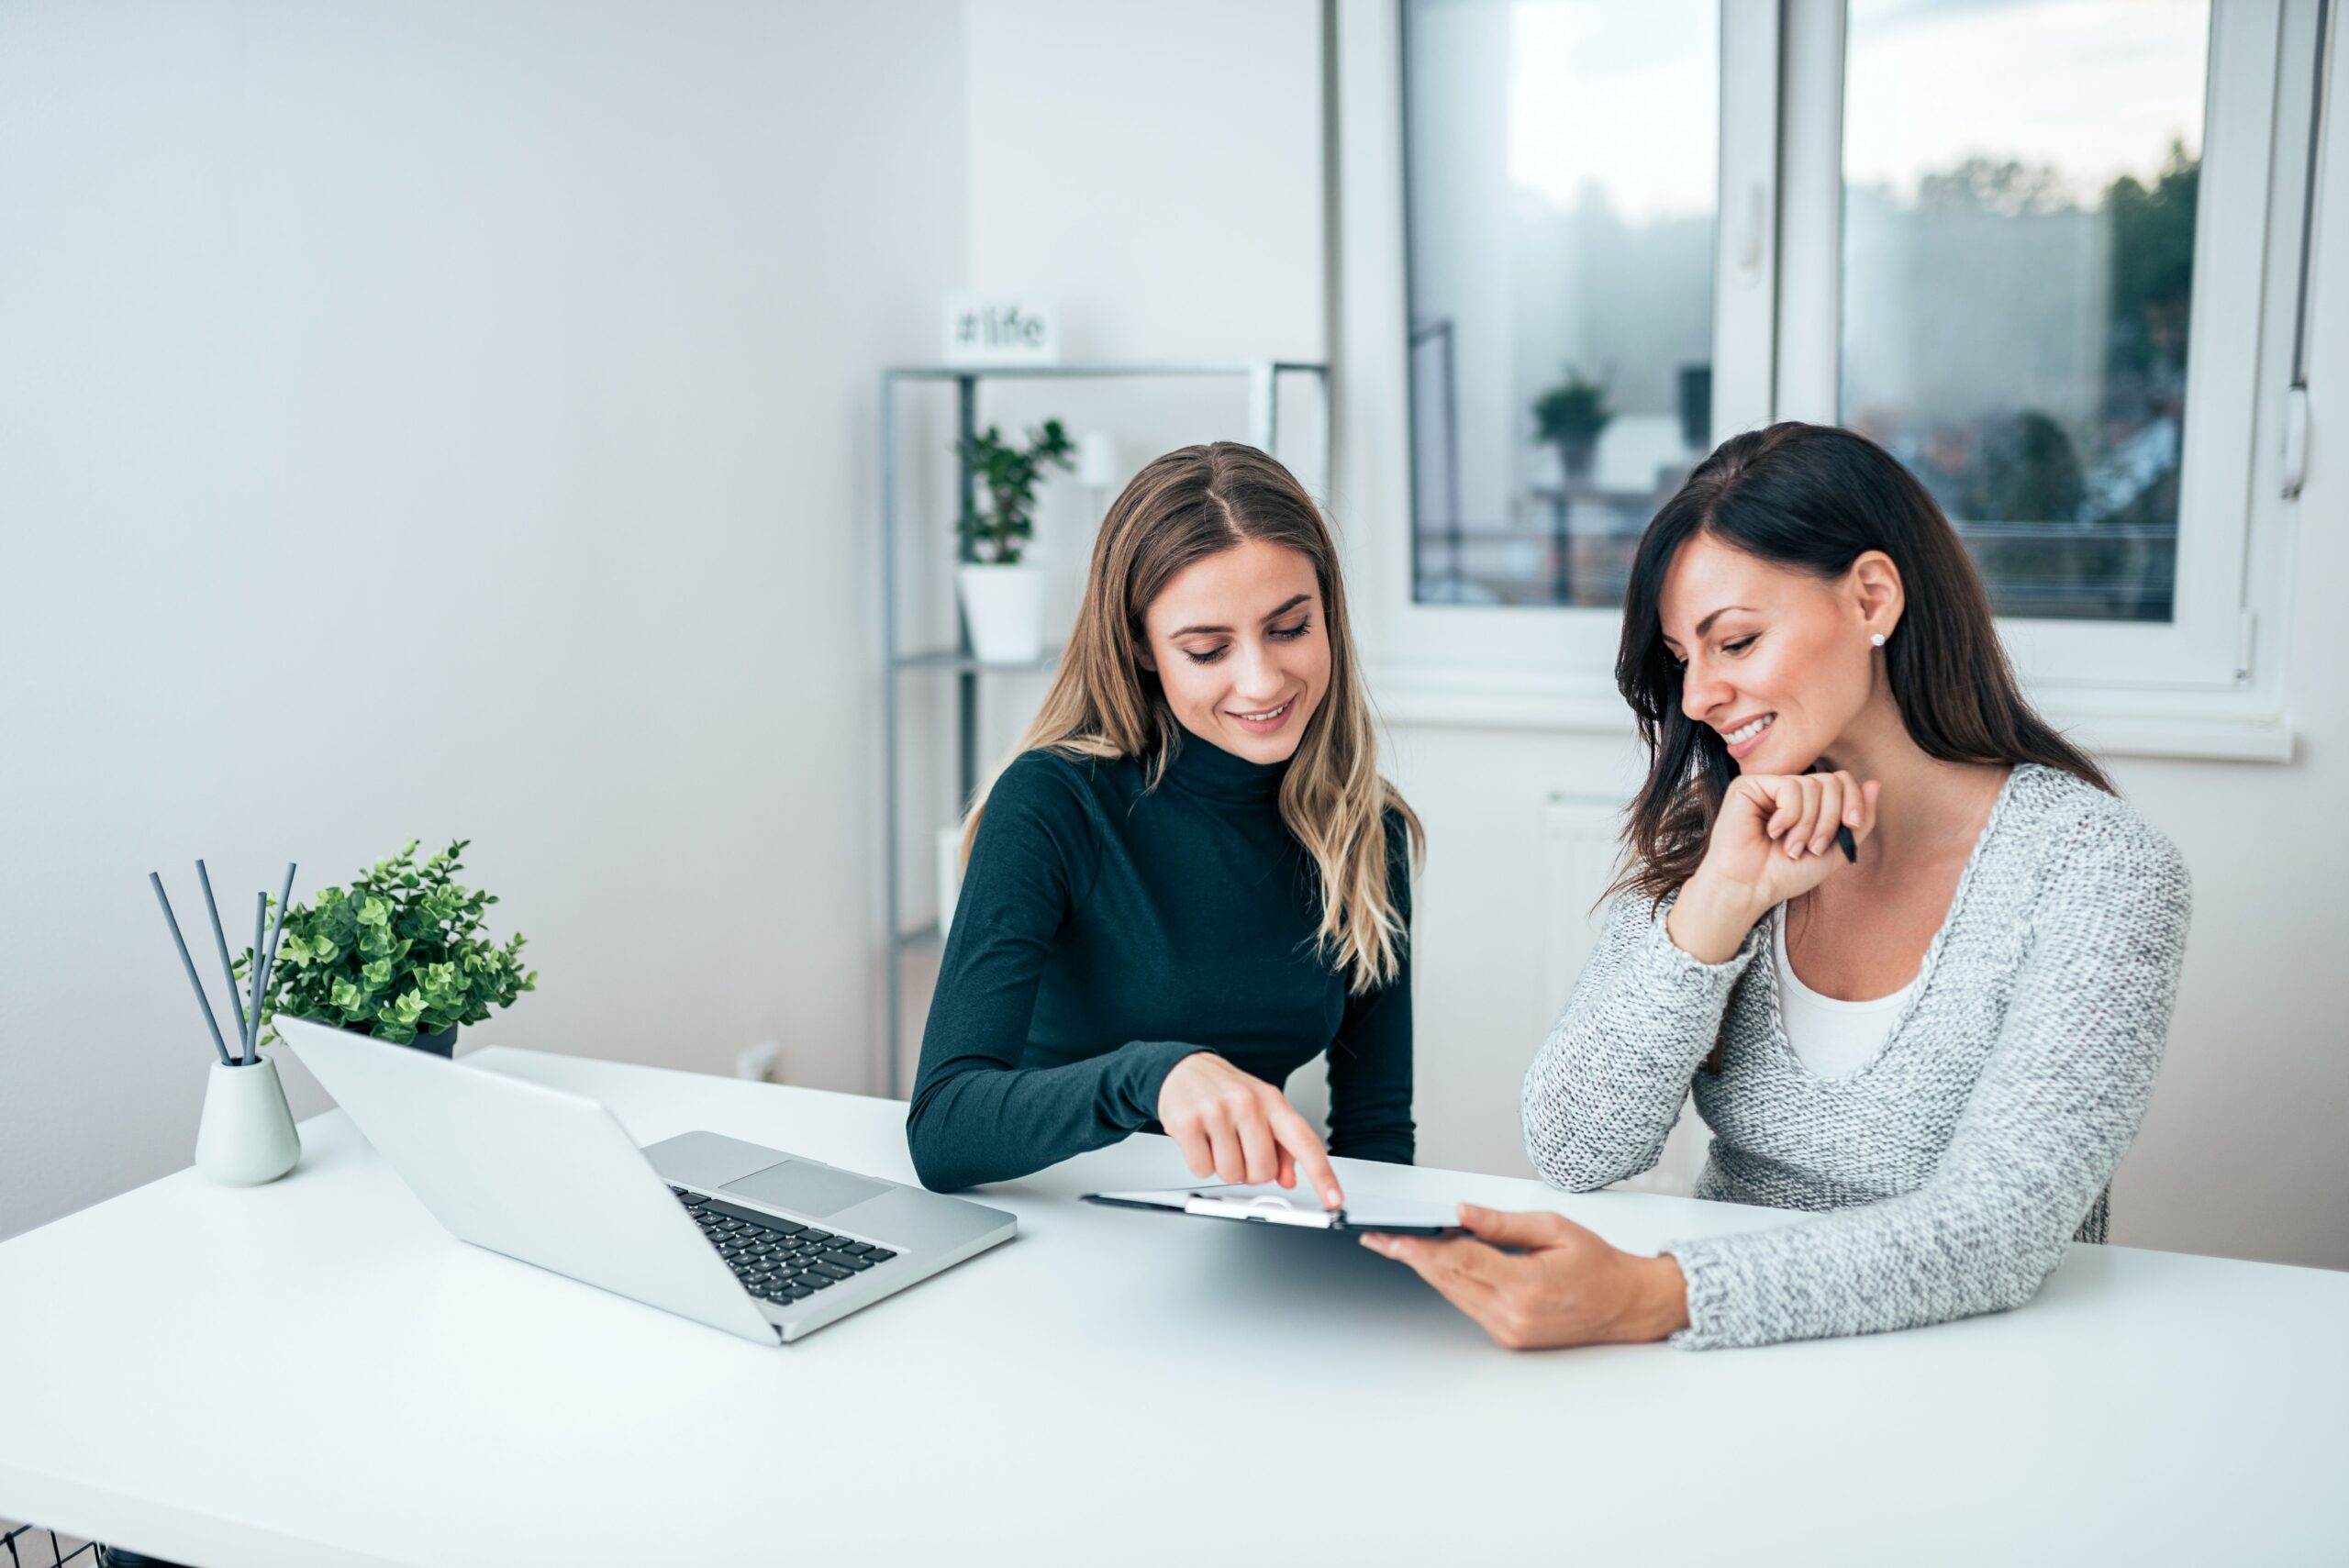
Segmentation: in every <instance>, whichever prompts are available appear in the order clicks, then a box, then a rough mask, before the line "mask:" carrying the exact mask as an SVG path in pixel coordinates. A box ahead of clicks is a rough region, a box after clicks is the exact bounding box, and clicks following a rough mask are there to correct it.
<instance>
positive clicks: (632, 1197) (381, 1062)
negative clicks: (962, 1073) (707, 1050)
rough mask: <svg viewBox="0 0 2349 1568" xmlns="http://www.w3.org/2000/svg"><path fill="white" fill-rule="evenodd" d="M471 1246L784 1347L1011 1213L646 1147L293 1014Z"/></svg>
mask: <svg viewBox="0 0 2349 1568" xmlns="http://www.w3.org/2000/svg"><path fill="white" fill-rule="evenodd" d="M273 1022H274V1024H275V1026H276V1029H277V1031H278V1032H279V1033H280V1034H281V1035H283V1036H284V1038H285V1040H286V1041H287V1042H288V1043H289V1044H291V1045H292V1046H293V1048H294V1051H295V1054H296V1055H297V1056H299V1057H300V1058H301V1059H302V1065H304V1066H305V1067H307V1068H308V1069H309V1070H310V1071H311V1072H313V1073H317V1077H318V1081H319V1082H320V1083H322V1084H325V1085H326V1086H327V1092H328V1093H329V1094H331V1095H334V1097H335V1100H336V1102H337V1103H338V1104H340V1106H342V1108H343V1109H344V1110H345V1111H346V1112H348V1113H349V1114H350V1117H351V1120H352V1121H353V1122H354V1123H356V1124H357V1125H358V1128H359V1130H360V1131H361V1132H362V1133H364V1134H366V1135H367V1141H368V1142H370V1143H372V1144H373V1145H374V1146H375V1151H376V1152H377V1153H379V1154H381V1155H382V1156H383V1157H384V1159H385V1160H386V1161H388V1162H390V1164H391V1167H392V1169H393V1170H395V1171H396V1172H398V1173H399V1175H400V1179H401V1180H403V1181H405V1182H406V1184H408V1186H409V1187H410V1188H411V1189H412V1190H413V1191H414V1192H415V1194H416V1195H417V1197H419V1198H421V1199H423V1200H424V1206H425V1207H427V1208H429V1209H430V1210H431V1211H432V1217H433V1218H435V1219H438V1220H439V1221H440V1223H441V1224H442V1225H443V1226H445V1227H447V1228H448V1229H449V1231H450V1232H451V1234H452V1235H454V1236H456V1237H458V1238H459V1239H461V1240H466V1241H470V1242H472V1243H473V1245H475V1246H477V1247H486V1248H487V1249H489V1250H490V1251H493V1252H502V1253H504V1254H505V1255H506V1256H507V1257H509V1258H518V1259H520V1260H521V1261H522V1262H526V1263H536V1264H537V1265H538V1266H539V1267H540V1268H542V1269H550V1270H552V1271H553V1272H554V1273H559V1274H564V1275H567V1276H569V1277H570V1278H572V1279H575V1280H582V1281H584V1282H585V1283H586V1284H594V1285H601V1286H602V1287H603V1288H604V1289H606V1290H609V1291H616V1292H618V1294H619V1295H621V1296H629V1297H630V1298H631V1299H633V1300H637V1301H641V1302H644V1303H645V1304H647V1305H648V1306H651V1307H662V1308H663V1309H665V1310H667V1311H670V1312H674V1313H678V1314H680V1315H681V1316H684V1317H686V1318H693V1319H694V1320H695V1321H696V1322H700V1323H707V1324H708V1325H709V1326H710V1327H712V1328H714V1329H725V1330H727V1331H728V1332H729V1333H733V1334H740V1335H741V1336H742V1337H743V1338H744V1339H746V1340H759V1341H760V1342H762V1343H764V1344H775V1343H778V1342H780V1341H784V1340H796V1339H797V1338H799V1337H800V1336H801V1335H802V1334H807V1333H811V1332H813V1331H814V1330H816V1329H820V1328H822V1327H823V1326H824V1325H825V1324H827V1323H830V1322H833V1321H835V1320H836V1319H838V1318H845V1317H847V1316H848V1315H849V1314H850V1313H852V1312H853V1311H855V1310H856V1309H857V1308H858V1307H869V1306H871V1305H872V1304H873V1303H874V1302H876V1301H878V1300H880V1299H881V1298H882V1297H883V1296H892V1295H895V1294H896V1292H898V1291H901V1290H903V1289H905V1288H906V1286H907V1285H909V1284H914V1283H916V1282H917V1281H919V1280H924V1279H928V1278H929V1277H930V1275H932V1274H934V1273H938V1272H939V1271H940V1270H941V1269H945V1268H949V1267H952V1265H953V1264H955V1263H959V1262H962V1261H963V1259H965V1258H967V1257H970V1256H972V1255H973V1254H974V1253H976V1252H982V1251H985V1250H986V1249H987V1248H989V1247H992V1246H994V1245H995V1244H996V1243H997V1242H999V1241H1008V1240H1011V1238H1012V1236H1013V1235H1014V1234H1015V1233H1016V1232H1017V1230H1018V1229H1019V1221H1018V1220H1017V1219H1016V1218H1013V1217H1012V1216H1010V1215H1008V1214H1006V1213H1004V1212H1003V1211H1002V1210H1000V1209H995V1208H988V1207H985V1206H983V1205H980V1204H975V1203H966V1202H964V1201H963V1199H961V1198H952V1197H941V1196H939V1195H937V1194H935V1193H927V1192H924V1191H922V1190H921V1189H920V1188H918V1187H908V1186H903V1185H900V1184H897V1183H896V1182H884V1181H876V1180H874V1178H872V1177H870V1176H860V1175H857V1174H856V1173H853V1172H850V1171H843V1170H841V1169H840V1168H839V1167H838V1166H835V1165H827V1164H824V1163H822V1162H819V1161H816V1160H807V1159H802V1158H799V1157H798V1156H796V1155H792V1154H786V1153H785V1152H784V1151H782V1150H779V1149H769V1148H765V1147H763V1145H760V1144H756V1143H745V1142H743V1141H742V1140H740V1139H735V1138H725V1137H721V1136H720V1135H718V1134H717V1133H715V1132H685V1133H680V1134H678V1135H677V1136H676V1137H674V1138H668V1139H663V1140H661V1141H660V1142H658V1143H655V1144H652V1145H651V1147H649V1148H644V1149H639V1148H638V1147H637V1146H636V1141H635V1140H633V1139H631V1138H630V1137H629V1135H628V1130H627V1129H625V1128H623V1127H621V1126H620V1124H619V1121H618V1118H615V1117H614V1116H613V1115H612V1113H611V1112H610V1111H609V1110H607V1108H605V1106H603V1104H602V1103H601V1102H600V1101H597V1100H593V1099H590V1098H588V1097H587V1096H586V1095H575V1094H572V1093H570V1092H568V1091H566V1090H562V1089H557V1088H552V1087H551V1086H549V1085H547V1084H534V1083H530V1082H529V1081H528V1080H526V1079H521V1078H510V1077H507V1075H505V1074H504V1073H493V1072H489V1071H487V1070H486V1069H484V1068H479V1067H473V1066H468V1065H467V1064H465V1063H464V1062H451V1061H449V1060H447V1059H446V1058H443V1057H439V1056H435V1055H432V1054H431V1053H429V1052H428V1051H417V1050H415V1049H414V1048H412V1047H409V1046H405V1045H392V1044H389V1043H387V1042H385V1041H384V1040H371V1039H369V1038H368V1037H367V1036H365V1035H359V1034H351V1033H349V1032H347V1031H345V1030H342V1029H330V1028H328V1027H327V1026H326V1025H324V1024H316V1023H311V1022H309V1021H308V1020H306V1019H303V1018H287V1017H284V1016H283V1015H280V1016H278V1017H277V1018H275V1019H274V1020H273Z"/></svg>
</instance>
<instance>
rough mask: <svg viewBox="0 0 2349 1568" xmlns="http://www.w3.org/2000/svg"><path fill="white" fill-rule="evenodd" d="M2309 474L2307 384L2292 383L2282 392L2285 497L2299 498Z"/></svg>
mask: <svg viewBox="0 0 2349 1568" xmlns="http://www.w3.org/2000/svg"><path fill="white" fill-rule="evenodd" d="M2308 473H2309V384H2308V383H2306V382H2304V381H2296V382H2294V383H2293V384H2291V386H2290V388H2289V389H2288V390H2287V391H2286V392H2285V394H2284V499H2285V500H2287V501H2297V500H2299V498H2300V482H2301V481H2302V480H2305V479H2306V478H2307V477H2308Z"/></svg>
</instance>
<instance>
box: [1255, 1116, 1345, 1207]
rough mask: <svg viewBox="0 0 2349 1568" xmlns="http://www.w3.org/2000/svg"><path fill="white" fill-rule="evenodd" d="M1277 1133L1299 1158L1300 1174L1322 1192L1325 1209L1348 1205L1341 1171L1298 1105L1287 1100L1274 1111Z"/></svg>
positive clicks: (1283, 1143) (1274, 1130)
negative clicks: (1336, 1168) (1299, 1111)
mask: <svg viewBox="0 0 2349 1568" xmlns="http://www.w3.org/2000/svg"><path fill="white" fill-rule="evenodd" d="M1273 1136H1274V1137H1275V1138H1277V1139H1278V1140H1280V1144H1281V1147H1282V1148H1284V1149H1286V1150H1287V1151H1289V1153H1290V1155H1291V1156H1292V1157H1293V1158H1294V1159H1295V1160H1296V1162H1297V1172H1298V1173H1299V1174H1301V1175H1303V1176H1304V1177H1305V1179H1306V1180H1307V1181H1308V1182H1310V1183H1312V1184H1313V1190H1314V1191H1315V1192H1317V1193H1319V1194H1320V1195H1321V1207H1323V1208H1337V1207H1340V1206H1341V1205H1343V1204H1344V1202H1345V1201H1346V1194H1345V1189H1344V1188H1342V1187H1341V1186H1340V1185H1339V1184H1338V1173H1337V1172H1336V1171H1335V1170H1333V1169H1331V1168H1330V1156H1329V1155H1328V1154H1327V1153H1326V1152H1325V1151H1323V1150H1322V1148H1321V1140H1320V1139H1319V1138H1317V1137H1315V1136H1314V1132H1313V1129H1311V1128H1310V1127H1308V1126H1307V1125H1306V1124H1305V1118H1303V1117H1301V1116H1299V1115H1297V1111H1296V1109H1295V1107H1293V1106H1290V1105H1289V1104H1288V1102H1287V1101H1286V1100H1284V1101H1282V1102H1281V1106H1280V1108H1279V1109H1278V1110H1277V1111H1275V1113H1274V1117H1273Z"/></svg>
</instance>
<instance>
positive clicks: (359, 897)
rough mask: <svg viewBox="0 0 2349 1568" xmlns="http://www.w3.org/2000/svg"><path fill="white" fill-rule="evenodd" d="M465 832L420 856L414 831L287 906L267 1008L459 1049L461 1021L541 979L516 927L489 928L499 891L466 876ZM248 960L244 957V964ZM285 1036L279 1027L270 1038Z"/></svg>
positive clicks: (510, 1000) (484, 1013)
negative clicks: (342, 878) (482, 888)
mask: <svg viewBox="0 0 2349 1568" xmlns="http://www.w3.org/2000/svg"><path fill="white" fill-rule="evenodd" d="M472 841H473V840H470V839H460V840H457V841H456V842H455V843H453V844H451V845H450V846H449V847H448V848H447V849H445V850H442V851H439V852H437V853H435V854H434V855H433V856H432V857H431V858H430V859H429V860H427V861H426V862H424V863H423V864H421V865H418V864H417V861H416V840H413V839H410V840H408V841H407V847H406V848H405V849H403V850H401V851H400V852H399V853H398V854H397V855H395V856H394V857H393V858H392V859H390V860H387V861H378V862H375V866H374V869H373V870H372V871H368V872H362V873H361V874H359V875H358V876H355V877H353V878H351V886H350V887H349V888H348V889H345V888H340V887H329V888H326V889H324V890H322V891H321V892H319V893H318V895H317V896H316V897H315V898H314V899H313V900H312V901H311V902H310V903H309V904H307V905H295V906H293V907H292V908H290V909H288V910H287V911H286V912H285V916H284V933H285V934H284V940H283V942H282V944H281V945H280V947H279V948H278V951H277V962H276V967H274V968H273V969H271V970H270V971H268V973H267V974H266V975H265V977H264V978H265V979H266V980H267V982H268V989H269V994H268V995H266V996H265V997H263V998H262V1019H263V1021H264V1025H266V1021H267V1019H268V1018H269V1017H270V1015H272V1014H273V1013H277V1012H287V1013H291V1014H293V1015H294V1016H295V1018H315V1019H317V1020H318V1021H319V1022H321V1023H328V1024H333V1025H335V1026H337V1027H338V1028H341V1029H351V1030H354V1031H356V1032H357V1033H360V1034H369V1035H373V1036H374V1037H375V1038H376V1039H378V1040H395V1041H397V1042H398V1043H400V1044H402V1045H413V1046H416V1047H417V1048H418V1049H419V1050H423V1051H432V1052H434V1053H435V1054H437V1055H440V1056H450V1055H453V1054H454V1053H455V1051H456V1047H457V1029H458V1027H459V1026H460V1025H463V1024H477V1023H480V1022H481V1021H482V1020H483V1019H484V1018H488V1017H489V1010H490V1008H491V1007H492V1006H499V1007H507V1006H513V1004H514V999H515V998H516V997H517V996H518V995H521V994H522V993H523V992H525V991H535V990H537V989H538V980H539V975H538V971H536V970H530V971H529V972H527V973H526V972H525V971H524V970H523V968H522V942H523V939H522V936H521V934H520V933H519V932H517V933H515V935H514V936H513V938H512V939H511V940H508V941H507V943H506V944H505V945H504V946H503V947H500V946H498V945H497V944H496V943H495V942H494V941H492V940H490V939H489V938H488V937H487V936H485V935H484V934H483V932H482V917H483V912H484V910H486V909H487V908H488V907H489V906H491V905H492V904H495V903H496V902H497V900H496V898H495V896H494V895H488V894H482V893H476V892H473V890H472V889H470V888H466V887H462V886H460V885H459V884H457V882H456V880H455V878H454V874H453V873H457V872H460V871H462V870H463V869H464V864H463V862H461V861H459V860H458V859H457V857H458V856H459V855H460V854H462V852H463V851H464V848H465V846H466V845H467V844H469V843H471V842H472ZM249 957H250V955H248V958H240V959H239V960H238V961H237V969H238V971H239V973H243V972H245V968H246V964H247V962H249ZM276 1039H277V1035H276V1032H275V1031H274V1030H271V1031H270V1032H269V1033H268V1034H267V1036H266V1037H265V1040H264V1043H268V1042H273V1041H274V1040H276Z"/></svg>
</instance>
